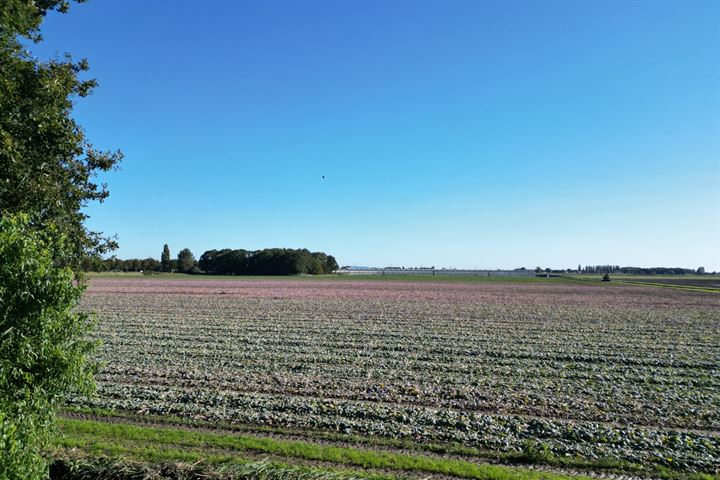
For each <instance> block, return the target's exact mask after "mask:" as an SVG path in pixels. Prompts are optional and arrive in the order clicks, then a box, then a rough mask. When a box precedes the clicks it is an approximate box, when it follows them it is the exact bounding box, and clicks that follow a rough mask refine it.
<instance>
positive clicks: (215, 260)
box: [198, 248, 338, 275]
mask: <svg viewBox="0 0 720 480" xmlns="http://www.w3.org/2000/svg"><path fill="white" fill-rule="evenodd" d="M198 266H199V268H200V269H201V270H202V271H204V272H206V273H212V274H217V275H299V274H313V275H317V274H325V273H332V272H334V271H335V270H337V269H338V264H337V261H336V260H335V257H333V256H332V255H327V254H326V253H323V252H310V251H309V250H306V249H299V250H294V249H290V248H266V249H264V250H255V251H247V250H231V249H223V250H208V251H206V252H205V253H203V254H202V256H201V257H200V261H199V262H198Z"/></svg>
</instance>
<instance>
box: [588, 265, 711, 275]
mask: <svg viewBox="0 0 720 480" xmlns="http://www.w3.org/2000/svg"><path fill="white" fill-rule="evenodd" d="M582 272H583V273H626V274H630V275H685V274H694V273H705V269H704V268H703V267H700V268H698V269H697V270H693V269H691V268H680V267H650V268H642V267H621V266H619V265H587V266H585V267H583V269H582Z"/></svg>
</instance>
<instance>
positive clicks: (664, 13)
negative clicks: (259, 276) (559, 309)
mask: <svg viewBox="0 0 720 480" xmlns="http://www.w3.org/2000/svg"><path fill="white" fill-rule="evenodd" d="M719 5H720V4H718V3H717V2H701V1H693V2H541V1H533V2H479V1H478V2H380V1H372V2H370V1H367V2H342V1H333V2H327V1H326V2H310V3H301V2H258V3H249V2H235V1H229V0H228V1H224V2H220V1H215V2H213V1H207V2H199V1H198V2H160V1H150V2H141V1H111V0H92V1H90V2H88V3H86V4H81V5H73V7H72V9H71V11H70V13H69V14H67V15H60V14H51V15H49V16H48V18H47V20H46V22H45V24H44V27H43V34H44V37H45V41H44V42H43V43H42V44H40V45H36V46H32V51H33V52H34V53H35V54H37V55H38V56H40V57H42V58H47V57H48V56H52V55H54V54H55V53H58V54H61V53H62V52H65V51H67V52H70V53H71V54H73V56H74V57H76V58H82V57H85V58H87V59H88V60H89V62H90V66H91V71H90V74H91V76H93V77H95V78H97V79H98V81H99V84H100V86H99V88H98V89H97V90H96V92H95V94H94V95H93V96H91V97H89V98H86V99H81V100H79V101H78V103H77V107H76V111H75V116H76V118H77V119H78V121H79V123H80V124H81V125H83V126H84V128H85V129H86V131H87V133H88V137H89V139H90V140H91V141H92V142H93V143H94V144H95V146H97V147H99V148H104V149H116V148H120V149H121V150H123V152H124V153H125V155H126V157H125V160H124V162H123V164H122V167H121V170H120V171H118V172H115V173H113V174H111V175H109V176H107V178H105V180H106V181H107V182H108V183H109V185H110V191H111V196H110V198H109V199H108V200H107V201H106V202H105V203H104V204H103V205H100V206H92V207H90V208H89V209H88V212H89V213H90V215H91V217H92V218H91V220H90V225H91V226H92V227H94V228H98V229H101V230H103V231H105V232H107V233H117V234H118V237H119V241H120V245H121V247H120V250H119V251H118V252H117V253H118V256H120V257H122V258H130V257H147V256H153V257H159V255H160V252H161V250H162V245H163V244H164V243H168V244H169V245H170V247H171V250H172V252H173V254H175V253H176V252H177V251H179V250H180V249H181V248H185V247H188V248H190V249H191V250H192V251H193V252H194V253H195V255H196V256H199V255H200V254H201V253H202V252H203V251H204V250H208V249H211V248H223V247H231V248H246V249H256V248H264V247H273V246H283V247H306V248H309V249H311V250H322V251H326V252H329V253H331V254H334V255H335V256H336V257H337V258H338V261H339V262H340V264H341V265H375V266H385V265H405V266H417V265H435V266H438V267H439V266H446V267H448V266H452V267H476V268H497V267H519V266H526V267H534V266H536V265H540V266H554V267H574V266H576V265H577V264H579V263H580V264H605V263H612V264H620V265H637V266H654V265H666V266H687V267H693V268H694V267H697V266H700V265H704V266H705V267H706V268H707V269H708V270H720V211H719V209H720V90H719V89H720V87H719V85H720V6H719ZM323 176H325V179H323V178H322V177H323Z"/></svg>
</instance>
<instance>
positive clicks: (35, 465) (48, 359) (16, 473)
mask: <svg viewBox="0 0 720 480" xmlns="http://www.w3.org/2000/svg"><path fill="white" fill-rule="evenodd" d="M64 243H66V239H65V237H64V236H63V235H62V234H60V233H59V231H58V230H57V229H54V228H52V227H50V226H48V228H47V229H46V230H45V231H43V232H38V231H37V230H36V229H35V228H34V226H33V225H32V224H31V221H30V218H29V216H27V215H17V216H16V215H5V216H4V217H3V218H2V219H0V478H2V479H32V478H42V477H44V476H45V475H46V471H47V463H46V460H45V459H44V458H43V448H44V447H45V446H46V445H47V442H48V440H49V438H50V434H51V428H50V427H51V425H52V422H53V418H54V413H55V409H56V406H57V405H58V402H59V401H61V400H62V399H63V397H64V396H65V395H66V394H67V393H68V392H71V391H73V392H78V393H80V392H82V393H88V392H89V391H91V389H92V373H93V369H94V366H93V364H92V363H90V362H89V361H88V358H89V355H90V353H91V352H92V350H93V348H94V343H93V342H91V341H89V340H86V338H87V333H88V332H89V330H90V329H91V327H92V324H91V322H90V321H89V318H88V316H87V315H86V314H83V313H80V312H77V311H76V310H75V309H74V307H75V306H76V305H77V303H78V301H79V300H80V296H81V294H82V291H83V287H82V285H78V284H77V282H75V281H74V274H73V272H72V271H71V270H70V269H69V268H57V267H56V266H54V252H56V251H58V250H60V251H62V250H63V249H64V247H65V245H64Z"/></svg>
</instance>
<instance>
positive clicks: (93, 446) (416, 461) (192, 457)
mask: <svg viewBox="0 0 720 480" xmlns="http://www.w3.org/2000/svg"><path fill="white" fill-rule="evenodd" d="M59 426H60V430H61V432H62V433H64V434H65V436H64V438H61V439H60V440H59V441H58V443H57V445H58V447H60V448H64V449H80V450H83V451H86V452H87V453H89V454H92V455H110V456H114V457H124V458H129V459H134V460H142V461H148V462H165V461H180V462H189V463H192V462H197V461H204V462H208V463H215V464H218V463H228V462H230V463H232V462H241V463H242V462H247V461H248V459H247V458H246V457H243V455H242V454H243V453H245V454H248V453H253V454H264V455H273V456H275V457H282V458H286V459H294V460H305V461H312V462H323V463H331V464H333V465H337V466H338V467H340V468H347V467H359V468H362V469H368V470H369V472H367V473H369V474H372V473H373V471H376V470H380V471H385V470H393V471H398V472H399V473H402V472H422V473H429V474H442V475H451V476H455V477H460V478H469V479H478V480H480V479H494V480H501V479H504V480H541V479H545V480H571V479H581V478H586V477H577V476H569V475H560V474H550V473H546V472H537V471H533V470H528V469H523V468H513V467H506V466H498V465H483V464H477V463H472V462H469V461H465V460H458V459H449V458H437V457H427V456H421V455H410V454H403V453H393V452H387V451H379V450H365V449H357V448H351V447H336V446H328V445H320V444H313V443H307V442H301V441H294V440H276V439H271V438H256V437H250V436H244V435H230V434H217V433H209V432H203V431H198V430H186V429H179V428H158V427H140V426H135V425H129V424H122V423H104V422H98V421H92V420H73V419H60V420H59ZM363 476H365V477H367V474H366V473H365V472H363Z"/></svg>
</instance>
